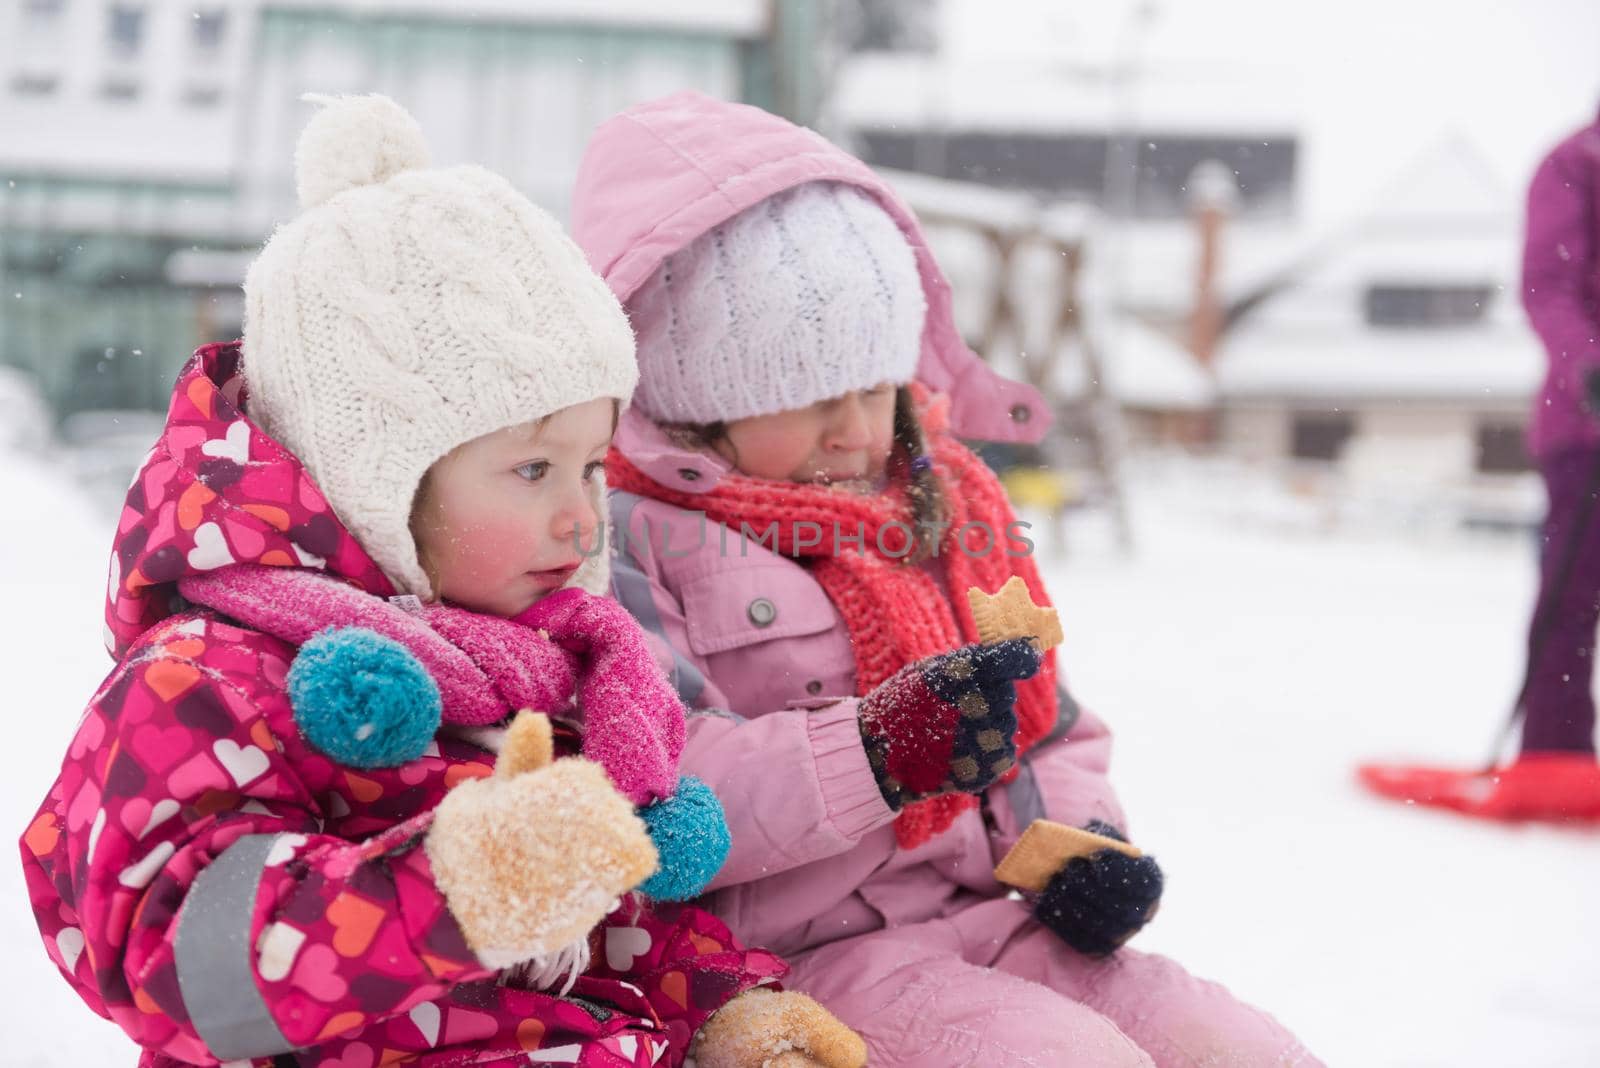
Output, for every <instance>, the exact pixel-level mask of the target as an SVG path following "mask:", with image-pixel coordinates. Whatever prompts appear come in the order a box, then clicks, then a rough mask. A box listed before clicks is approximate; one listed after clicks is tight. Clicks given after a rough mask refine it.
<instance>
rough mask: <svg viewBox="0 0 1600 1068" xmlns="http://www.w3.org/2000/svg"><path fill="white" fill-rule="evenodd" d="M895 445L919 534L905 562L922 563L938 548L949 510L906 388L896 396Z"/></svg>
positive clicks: (900, 390)
mask: <svg viewBox="0 0 1600 1068" xmlns="http://www.w3.org/2000/svg"><path fill="white" fill-rule="evenodd" d="M894 443H895V446H896V447H897V448H898V449H899V450H900V451H901V452H902V453H903V454H904V456H905V459H906V464H907V481H906V495H907V497H908V498H909V499H910V501H911V518H912V524H911V525H912V528H913V529H914V530H915V531H916V532H917V538H916V547H915V548H914V549H913V550H912V552H911V553H910V554H909V555H908V556H907V557H906V559H907V560H908V561H910V562H912V563H921V562H922V561H924V560H926V559H927V558H928V557H929V556H931V555H933V553H934V550H935V549H936V548H937V539H938V536H939V535H938V532H939V531H941V530H943V528H944V525H945V524H946V523H947V522H948V520H949V516H950V508H949V504H948V503H947V502H946V500H945V495H944V487H943V485H941V484H940V482H939V476H938V475H936V474H935V473H934V470H933V455H932V453H931V451H930V450H929V448H928V439H927V435H926V434H924V433H923V431H922V423H921V421H920V420H918V419H917V411H916V404H915V402H914V401H913V400H912V397H911V390H910V389H909V388H908V387H906V386H898V387H896V389H895V393H894Z"/></svg>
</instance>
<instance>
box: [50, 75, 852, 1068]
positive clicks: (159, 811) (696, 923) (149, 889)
mask: <svg viewBox="0 0 1600 1068" xmlns="http://www.w3.org/2000/svg"><path fill="white" fill-rule="evenodd" d="M296 168H297V178H298V184H299V192H300V198H301V202H302V204H303V206H304V210H303V211H302V213H301V215H300V216H299V217H298V218H296V219H295V220H294V221H292V222H290V223H288V224H287V225H285V226H283V227H281V228H280V229H279V230H278V231H277V233H276V234H275V235H274V236H273V238H272V240H271V241H270V242H268V244H267V246H266V248H265V249H264V250H263V251H262V253H261V256H260V258H259V259H258V260H257V261H256V262H255V264H254V265H253V266H252V267H251V269H250V272H249V275H248V277H247V279H246V282H245V296H246V304H247V315H246V324H245V340H244V342H243V343H242V346H241V344H239V343H235V344H225V345H212V346H208V347H206V348H204V349H201V350H200V351H199V352H198V353H196V354H195V357H194V359H193V360H191V361H190V363H189V364H188V365H187V366H186V367H185V369H184V370H183V372H182V373H181V375H180V377H179V379H178V382H177V387H176V389H175V390H174V393H173V398H172V405H171V410H170V413H169V416H168V422H167V425H166V428H165V429H164V431H163V432H162V435H161V437H160V439H159V440H158V441H157V442H156V444H155V447H154V448H153V449H152V450H151V453H150V455H149V457H148V458H147V459H146V460H145V462H144V464H143V465H142V467H141V468H140V470H139V473H138V475H137V476H136V477H135V479H134V482H133V485H132V487H131V488H130V489H129V492H128V496H127V501H126V504H125V505H124V507H123V509H122V512H121V516H120V519H119V522H118V530H117V539H116V544H115V548H114V552H113V555H112V559H111V570H110V576H109V590H108V601H107V608H106V620H107V626H108V635H107V642H108V646H109V648H110V650H111V652H112V654H113V655H114V656H115V657H116V658H117V661H118V662H117V666H116V668H115V669H114V670H113V671H112V673H111V675H110V676H109V677H108V678H107V679H106V681H105V683H104V684H103V685H102V686H101V688H100V690H99V691H98V692H97V693H96V695H95V697H94V699H93V701H92V702H91V704H90V707H89V709H88V711H87V712H86V714H85V716H84V719H83V722H82V724H81V725H80V727H79V729H78V732H77V734H76V736H75V737H74V739H73V741H72V743H71V747H70V749H69V751H68V753H67V756H66V759H65V761H64V763H63V766H62V770H61V774H60V776H59V777H58V779H57V780H56V782H55V784H54V786H53V787H52V789H51V791H50V794H49V796H48V797H47V798H46V799H45V801H44V804H43V805H41V806H40V809H39V811H38V813H37V815H36V816H35V817H34V818H33V820H32V821H31V822H30V824H29V826H28V828H27V830H26V832H25V833H24V835H23V839H22V859H23V866H24V870H25V874H26V878H27V883H28V888H29V892H30V895H31V897H32V901H33V905H34V910H35V913H36V915H37V919H38V923H39V927H40V931H41V933H42V934H43V936H44V940H45V948H46V950H47V951H48V952H49V954H50V956H51V958H52V959H53V960H54V961H55V963H56V964H57V966H58V967H59V968H60V969H61V971H62V974H63V975H64V976H65V977H66V978H67V979H68V981H69V982H71V983H72V984H73V986H74V988H75V989H76V990H77V992H78V993H79V995H80V996H81V997H82V998H83V1000H84V1001H85V1002H86V1003H87V1004H88V1005H89V1006H90V1008H92V1009H93V1010H94V1011H96V1012H97V1013H99V1014H100V1015H102V1016H106V1017H109V1018H110V1019H112V1020H113V1021H115V1022H116V1023H117V1024H118V1025H119V1026H120V1027H122V1029H123V1030H124V1031H126V1032H127V1034H128V1035H129V1036H130V1037H131V1038H132V1039H133V1040H134V1041H135V1042H137V1043H138V1044H139V1046H140V1047H142V1049H143V1051H144V1052H143V1058H142V1060H141V1062H140V1063H141V1064H142V1065H145V1066H147V1068H167V1066H179V1065H184V1064H218V1063H221V1062H227V1063H228V1064H231V1065H242V1064H245V1063H249V1064H252V1065H257V1066H261V1068H266V1066H269V1065H270V1066H282V1065H306V1066H311V1065H328V1066H334V1065H339V1066H345V1068H374V1066H376V1065H380V1064H383V1065H390V1064H399V1063H406V1064H417V1065H438V1066H442V1065H462V1064H484V1065H487V1064H500V1065H505V1064H528V1063H538V1064H567V1065H582V1066H585V1068H622V1066H628V1068H646V1066H650V1065H658V1064H668V1065H678V1064H681V1063H682V1062H683V1060H684V1058H685V1056H686V1055H687V1054H688V1053H689V1051H690V1048H691V1042H692V1041H693V1040H695V1036H696V1035H698V1036H699V1038H698V1044H697V1046H696V1055H697V1057H698V1059H699V1062H700V1064H701V1065H702V1066H706V1068H755V1066H756V1065H759V1064H762V1063H764V1062H766V1061H767V1060H768V1059H769V1058H772V1057H774V1056H775V1055H781V1056H782V1057H784V1058H786V1059H784V1060H783V1061H781V1063H785V1064H794V1065H818V1064H825V1065H830V1066H837V1068H854V1066H859V1064H860V1063H861V1062H862V1059H863V1057H864V1051H862V1050H861V1049H860V1042H859V1039H856V1038H855V1036H853V1035H851V1034H850V1033H849V1032H848V1031H847V1030H846V1029H844V1028H843V1027H842V1026H841V1025H839V1024H838V1023H837V1021H834V1020H832V1019H831V1018H829V1017H828V1016H827V1015H826V1013H824V1012H823V1011H822V1010H820V1009H819V1008H817V1006H816V1005H815V1004H814V1003H811V1002H810V1001H809V1000H808V999H805V998H804V997H803V996H802V995H798V994H793V993H788V992H775V991H773V990H772V989H771V987H770V984H771V983H773V982H774V981H775V980H777V979H778V978H780V977H781V976H782V975H783V973H784V972H785V970H786V969H785V967H784V965H783V963H782V962H781V961H780V960H778V959H777V958H776V957H774V956H773V955H771V954H769V953H766V952H763V951H759V950H745V949H743V948H742V947H741V946H740V944H739V943H738V942H736V941H735V939H734V937H733V935H732V934H731V933H730V932H729V930H728V929H727V927H726V926H724V925H723V924H722V923H720V922H719V921H717V920H716V919H715V918H714V917H712V916H710V915H709V914H707V913H705V912H703V911H702V910H700V909H696V908H692V907H683V906H678V905H675V904H672V899H675V898H681V897H685V896H688V895H691V894H693V893H694V892H695V891H696V890H697V889H698V888H699V886H700V885H702V884H703V882H704V880H705V878H706V877H708V876H709V875H710V873H711V872H712V871H714V870H715V868H716V866H717V863H718V861H719V860H720V859H721V854H722V852H723V850H724V848H725V829H724V828H722V826H721V823H720V816H719V815H718V814H717V807H716V804H715V801H714V799H712V798H710V797H709V796H708V794H707V793H706V792H705V790H704V788H703V787H699V786H697V785H696V784H694V783H692V782H689V781H688V780H680V779H679V776H678V757H679V753H680V750H681V747H682V742H683V735H684V722H683V709H682V706H681V704H680V703H679V701H678V699H677V697H676V695H675V694H673V693H672V691H671V689H670V687H669V686H668V685H667V681H666V680H665V679H664V678H663V677H662V676H661V674H660V672H659V670H658V669H657V667H656V665H655V663H654V661H653V660H652V659H651V656H650V652H649V650H648V648H647V647H646V645H645V643H644V639H643V635H642V634H641V633H640V632H639V630H638V627H637V625H636V624H634V622H633V621H632V619H631V618H629V617H628V615H627V614H626V613H625V612H623V611H622V610H621V609H620V607H618V606H617V605H616V604H615V603H614V602H612V601H609V600H607V599H604V598H602V597H598V596H595V595H594V594H593V593H591V592H586V591H585V589H583V588H582V587H584V586H587V587H589V588H590V589H603V588H604V587H605V585H606V576H605V573H604V567H603V563H604V558H603V557H593V558H592V559H591V560H590V561H588V562H587V563H585V562H584V557H583V554H584V549H585V547H587V546H589V545H590V544H592V543H593V542H594V540H595V538H596V536H597V531H598V527H599V524H600V519H599V515H598V511H597V510H598V507H599V506H600V503H601V500H600V493H601V488H602V487H601V479H600V474H601V469H602V461H603V458H604V456H605V453H606V449H607V447H608V445H609V443H610V440H611V434H612V430H613V426H614V424H615V419H616V416H617V411H618V408H619V405H620V403H621V402H623V401H625V400H626V399H627V397H628V395H629V393H630V392H631V391H632V389H633V386H634V382H635V379H636V373H637V372H636V368H635V364H634V357H633V344H632V338H631V336H630V334H629V331H628V325H627V322H626V320H625V319H624V317H623V315H622V312H621V309H620V308H618V306H617V304H616V301H615V299H614V298H613V297H612V296H611V294H610V293H609V292H607V290H606V288H605V286H604V285H603V284H602V283H601V282H600V280H599V279H597V278H595V277H594V275H593V274H592V273H591V272H590V271H589V270H588V269H587V268H586V267H585V265H584V263H583V258H582V255H581V253H579V251H578V250H577V248H576V247H574V246H573V244H572V243H571V241H570V240H568V239H567V237H566V236H565V235H564V234H562V233H561V230H560V227H559V226H558V225H557V224H556V223H555V222H554V220H552V219H551V218H550V217H549V216H548V215H546V214H545V213H544V212H541V211H540V210H539V209H537V208H535V207H534V206H533V205H532V204H531V203H529V202H528V201H527V200H526V199H525V198H524V197H522V196H521V195H520V194H518V193H517V192H515V191H514V190H513V189H512V188H511V187H510V185H508V184H507V183H506V182H505V181H504V180H503V179H501V178H499V177H497V176H495V175H493V174H490V173H489V172H487V171H484V170H482V169H480V168H476V167H454V168H450V169H429V168H428V166H427V151H426V147H425V145H424V144H423V143H422V140H421V133H420V131H419V130H418V129H417V128H416V125H415V123H414V122H412V120H411V119H410V117H409V116H407V115H406V114H405V113H404V112H403V111H401V110H400V109H399V108H398V107H397V106H396V105H395V104H393V103H392V102H390V101H388V100H386V99H384V98H382V97H359V98H347V99H344V100H339V101H334V102H330V104H329V106H328V107H327V108H326V109H325V110H323V111H321V112H320V113H319V114H318V115H317V116H316V117H315V118H314V119H313V120H312V122H311V124H310V126H309V127H308V128H307V130H306V132H305V134H304V135H303V136H302V138H301V141H300V144H299V148H298V151H297V153H296ZM580 565H581V566H580ZM530 710H531V711H530ZM536 713H548V714H549V715H550V716H552V717H555V718H556V720H557V722H556V727H555V730H554V737H553V738H552V735H551V729H550V727H549V720H547V719H545V718H544V717H543V716H541V715H537V714H536ZM513 715H515V716H516V717H517V718H516V719H514V720H513V719H512V717H513ZM508 724H510V727H509V729H508V727H507V725H508ZM552 750H553V752H552ZM497 751H498V754H499V755H498V758H497V755H496V753H497ZM577 754H581V756H578V755H577ZM552 755H556V756H563V757H567V756H571V757H573V758H572V759H559V760H555V761H554V762H553V763H551V762H550V758H551V756H552ZM619 899H621V900H620V901H619ZM774 1063H779V1062H774Z"/></svg>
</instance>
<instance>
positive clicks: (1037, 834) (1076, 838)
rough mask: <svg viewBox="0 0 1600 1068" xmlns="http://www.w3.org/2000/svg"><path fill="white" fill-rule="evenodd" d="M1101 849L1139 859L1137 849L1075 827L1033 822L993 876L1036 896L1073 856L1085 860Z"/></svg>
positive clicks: (1050, 822) (1038, 821)
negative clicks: (1112, 850) (1113, 850)
mask: <svg viewBox="0 0 1600 1068" xmlns="http://www.w3.org/2000/svg"><path fill="white" fill-rule="evenodd" d="M1102 849H1115V850H1117V851H1118V852H1119V853H1126V854H1128V856H1130V857H1137V856H1142V855H1143V854H1141V853H1140V852H1139V850H1138V848H1137V847H1135V846H1131V845H1129V844H1128V843H1127V842H1119V841H1117V840H1116V839H1115V838H1106V837H1104V836H1103V835H1098V834H1094V833H1093V832H1090V831H1085V830H1082V829H1080V828H1078V827H1068V826H1067V825H1066V824H1064V823H1055V822H1053V821H1051V820H1034V821H1033V822H1032V823H1030V824H1028V829H1027V830H1025V831H1023V832H1022V837H1021V838H1018V839H1017V844H1016V845H1014V846H1012V847H1011V851H1010V852H1009V853H1007V854H1006V855H1005V859H1004V860H1002V861H1001V862H1000V863H999V864H998V865H997V866H996V867H995V869H994V877H995V878H996V879H998V880H999V881H1000V882H1002V883H1005V884H1006V885H1007V886H1014V887H1016V888H1017V889H1018V890H1027V891H1030V892H1032V893H1038V892H1040V891H1041V890H1043V889H1044V887H1045V884H1046V883H1048V882H1049V881H1050V877H1051V876H1052V875H1054V874H1055V873H1056V872H1058V871H1060V870H1061V869H1062V868H1063V867H1064V866H1065V865H1066V863H1067V861H1069V860H1071V859H1072V858H1073V857H1086V856H1088V855H1089V854H1091V853H1098V852H1100V850H1102Z"/></svg>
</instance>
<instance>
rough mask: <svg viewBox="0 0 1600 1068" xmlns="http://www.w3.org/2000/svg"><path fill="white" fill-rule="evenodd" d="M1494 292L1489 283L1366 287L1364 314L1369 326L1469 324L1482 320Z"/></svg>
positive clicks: (1381, 284)
mask: <svg viewBox="0 0 1600 1068" xmlns="http://www.w3.org/2000/svg"><path fill="white" fill-rule="evenodd" d="M1493 294H1494V287H1493V286H1491V285H1470V286H1463V285H1448V286H1428V285H1393V284H1390V283H1386V282H1378V283H1374V284H1372V285H1370V286H1368V287H1367V293H1366V317H1367V322H1368V323H1369V324H1371V325H1372V326H1395V327H1437V326H1469V325H1471V324H1473V323H1477V322H1482V321H1483V318H1484V315H1485V313H1486V312H1487V311H1488V308H1489V300H1490V298H1491V297H1492V296H1493Z"/></svg>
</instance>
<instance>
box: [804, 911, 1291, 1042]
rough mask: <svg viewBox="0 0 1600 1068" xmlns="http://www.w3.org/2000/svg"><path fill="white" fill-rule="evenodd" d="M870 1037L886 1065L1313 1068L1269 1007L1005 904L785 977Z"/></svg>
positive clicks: (839, 948)
mask: <svg viewBox="0 0 1600 1068" xmlns="http://www.w3.org/2000/svg"><path fill="white" fill-rule="evenodd" d="M785 983H786V985H788V986H789V987H791V988H793V989H796V990H804V991H806V992H807V993H809V994H811V995H812V996H813V997H815V998H816V999H817V1000H818V1001H820V1002H822V1003H823V1004H824V1005H826V1006H827V1007H828V1008H829V1009H831V1010H832V1011H833V1012H834V1013H836V1014H837V1015H838V1016H839V1017H840V1018H841V1019H842V1020H844V1022H845V1023H847V1024H849V1025H850V1026H851V1027H854V1028H855V1029H856V1030H858V1031H860V1032H861V1034H862V1036H863V1037H864V1038H865V1039H866V1040H867V1045H868V1047H869V1049H870V1050H871V1055H870V1058H869V1063H870V1064H871V1065H872V1066H873V1068H978V1066H980V1065H981V1066H983V1068H994V1066H1002V1065H1003V1066H1006V1068H1033V1066H1038V1068H1065V1066H1074V1068H1076V1066H1079V1065H1082V1066H1090V1065H1093V1066H1095V1068H1100V1066H1108V1068H1111V1066H1115V1068H1122V1066H1127V1068H1134V1066H1138V1068H1151V1066H1152V1065H1159V1066H1160V1068H1198V1066H1206V1068H1211V1066H1217V1068H1222V1066H1227V1068H1267V1066H1272V1068H1279V1066H1282V1068H1290V1066H1293V1068H1313V1066H1320V1065H1321V1062H1320V1061H1318V1060H1317V1059H1316V1058H1315V1057H1313V1056H1312V1055H1311V1053H1310V1052H1309V1051H1307V1050H1306V1048H1305V1047H1304V1046H1302V1045H1301V1044H1300V1043H1299V1042H1298V1041H1297V1040H1296V1039H1295V1037H1294V1036H1293V1035H1291V1034H1290V1033H1289V1032H1288V1031H1286V1030H1285V1029H1284V1028H1283V1027H1282V1026H1281V1025H1279V1024H1278V1022H1277V1021H1276V1020H1274V1019H1273V1018H1272V1017H1270V1016H1268V1015H1267V1014H1266V1013H1264V1012H1262V1011H1261V1010H1259V1009H1256V1008H1253V1007H1251V1006H1249V1005H1246V1004H1245V1003H1243V1002H1241V1001H1239V1000H1237V999H1235V998H1234V997H1233V995H1232V994H1229V993H1228V991H1227V990H1225V989H1223V988H1222V987H1221V986H1219V985H1218V984H1216V983H1211V982H1206V981H1204V980H1200V979H1196V978H1195V977H1194V976H1192V975H1190V974H1189V973H1188V972H1186V971H1184V970H1183V969H1182V968H1181V967H1179V966H1178V965H1177V964H1175V963H1174V962H1172V961H1170V960H1167V959H1166V958H1165V957H1158V956H1155V955H1153V954H1148V953H1140V952H1138V951H1136V950H1130V949H1122V950H1119V951H1118V952H1117V953H1115V954H1114V955H1112V956H1111V957H1110V958H1108V959H1105V960H1093V959H1090V958H1088V957H1085V956H1082V955H1081V954H1079V953H1076V952H1074V951H1073V950H1071V949H1069V948H1068V947H1067V946H1066V945H1064V944H1063V943H1062V942H1061V941H1060V940H1059V939H1058V938H1057V937H1056V936H1055V935H1054V934H1052V933H1051V932H1050V931H1049V930H1047V929H1045V928H1043V927H1041V926H1039V925H1038V924H1037V923H1035V922H1033V921H1032V919H1031V918H1030V917H1029V915H1028V912H1027V909H1026V907H1025V906H1024V905H1023V904H1022V903H1021V902H1017V901H1011V900H1007V899H1004V898H1001V899H998V900H992V901H985V902H982V903H980V904H976V905H973V906H971V907H969V908H966V909H964V910H962V911H960V912H957V913H955V914H953V915H951V916H949V917H947V918H945V919H937V920H930V921H928V922H926V923H918V924H910V925H907V926H904V927H897V928H893V929H889V930H883V931H875V932H872V933H870V934H864V935H859V936H857V937H855V938H847V939H843V940H841V941H839V942H833V943H830V944H828V945H825V946H822V947H820V948H818V949H815V950H812V951H811V952H809V953H807V954H805V955H804V956H801V957H799V958H798V959H795V960H794V970H793V972H792V973H791V974H790V976H789V978H788V979H787V980H786V981H785Z"/></svg>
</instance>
